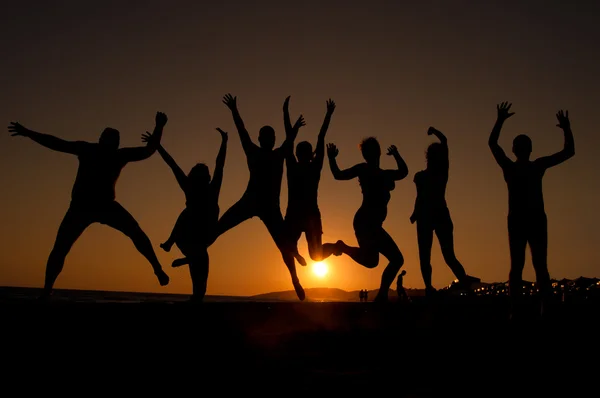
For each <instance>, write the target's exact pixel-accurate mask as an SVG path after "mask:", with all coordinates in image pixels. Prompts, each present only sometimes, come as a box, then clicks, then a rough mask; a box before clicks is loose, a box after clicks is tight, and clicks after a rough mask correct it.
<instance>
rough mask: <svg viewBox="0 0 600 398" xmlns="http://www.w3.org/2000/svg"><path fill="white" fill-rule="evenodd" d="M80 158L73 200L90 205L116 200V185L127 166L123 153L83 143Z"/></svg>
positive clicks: (72, 194)
mask: <svg viewBox="0 0 600 398" xmlns="http://www.w3.org/2000/svg"><path fill="white" fill-rule="evenodd" d="M78 158H79V169H78V170H77V177H76V178H75V183H74V184H73V190H72V193H71V200H72V201H73V202H74V203H88V204H89V203H105V202H111V201H113V200H115V196H116V195H115V185H116V184H117V180H118V179H119V176H120V174H121V170H123V167H125V165H126V164H127V161H126V160H125V158H124V156H122V155H121V151H120V150H116V151H106V150H103V149H102V147H101V146H100V145H99V144H93V143H81V147H80V150H79V154H78Z"/></svg>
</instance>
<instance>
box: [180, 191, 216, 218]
mask: <svg viewBox="0 0 600 398" xmlns="http://www.w3.org/2000/svg"><path fill="white" fill-rule="evenodd" d="M184 193H185V200H186V202H185V206H186V209H188V210H189V211H191V212H192V214H193V217H194V220H195V221H197V222H201V223H202V224H203V225H202V226H203V228H212V227H214V226H216V224H217V221H218V220H219V211H220V209H219V197H218V193H217V192H215V190H214V188H213V187H212V186H210V185H209V186H206V185H204V186H202V185H200V186H199V185H196V184H192V183H188V186H186V187H185V190H184Z"/></svg>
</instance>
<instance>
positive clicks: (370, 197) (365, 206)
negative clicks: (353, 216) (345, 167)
mask: <svg viewBox="0 0 600 398" xmlns="http://www.w3.org/2000/svg"><path fill="white" fill-rule="evenodd" d="M359 167H360V169H359V173H358V183H359V184H360V187H361V190H362V194H363V201H362V205H361V207H360V209H359V210H358V212H357V215H358V213H361V215H362V216H364V217H368V218H370V219H371V220H370V221H372V222H383V220H385V218H386V216H387V205H388V203H389V201H390V198H391V194H390V192H391V191H392V190H394V188H395V186H396V183H395V182H394V180H393V178H391V177H390V176H389V175H388V173H386V171H385V170H382V169H380V168H379V167H375V166H371V165H369V164H367V163H362V164H361V165H360V166H359Z"/></svg>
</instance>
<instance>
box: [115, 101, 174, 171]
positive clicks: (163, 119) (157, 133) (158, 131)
mask: <svg viewBox="0 0 600 398" xmlns="http://www.w3.org/2000/svg"><path fill="white" fill-rule="evenodd" d="M167 120H168V119H167V115H165V114H164V113H162V112H156V123H155V126H154V131H153V132H152V139H146V140H145V142H146V146H140V147H134V148H123V149H119V153H120V155H121V157H122V158H123V161H124V162H126V163H128V162H138V161H140V160H145V159H148V158H149V157H150V156H152V155H154V152H156V150H157V149H158V147H159V146H160V140H161V139H162V133H163V129H164V127H165V125H166V124H167Z"/></svg>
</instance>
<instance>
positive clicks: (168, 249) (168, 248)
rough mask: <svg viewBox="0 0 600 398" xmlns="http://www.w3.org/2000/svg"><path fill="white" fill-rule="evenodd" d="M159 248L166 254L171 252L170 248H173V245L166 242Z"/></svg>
mask: <svg viewBox="0 0 600 398" xmlns="http://www.w3.org/2000/svg"><path fill="white" fill-rule="evenodd" d="M159 246H160V248H161V249H163V250H164V251H166V252H167V253H168V252H170V251H171V247H172V246H173V244H172V243H171V242H169V241H166V242H165V243H161V244H160V245H159Z"/></svg>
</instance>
